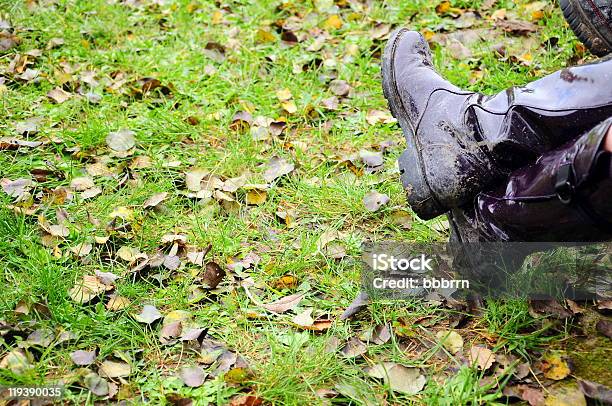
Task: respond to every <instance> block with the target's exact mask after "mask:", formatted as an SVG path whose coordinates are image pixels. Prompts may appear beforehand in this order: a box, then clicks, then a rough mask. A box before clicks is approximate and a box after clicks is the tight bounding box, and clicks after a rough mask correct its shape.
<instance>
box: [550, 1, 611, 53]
mask: <svg viewBox="0 0 612 406" xmlns="http://www.w3.org/2000/svg"><path fill="white" fill-rule="evenodd" d="M559 4H560V5H561V9H562V10H563V15H564V16H565V19H566V20H567V22H568V23H569V25H570V27H571V28H572V30H574V33H575V34H576V36H577V37H578V38H579V39H580V41H582V42H583V43H584V45H586V46H587V48H589V50H590V51H591V52H592V53H594V54H595V55H599V56H604V55H607V54H609V53H611V52H612V3H611V2H610V0H559Z"/></svg>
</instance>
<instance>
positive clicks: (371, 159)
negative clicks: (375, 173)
mask: <svg viewBox="0 0 612 406" xmlns="http://www.w3.org/2000/svg"><path fill="white" fill-rule="evenodd" d="M359 157H360V158H361V160H362V161H363V163H364V164H366V165H367V166H369V167H372V168H375V167H378V166H381V165H382V164H383V163H384V160H383V154H382V152H374V151H368V150H365V149H362V150H361V151H359Z"/></svg>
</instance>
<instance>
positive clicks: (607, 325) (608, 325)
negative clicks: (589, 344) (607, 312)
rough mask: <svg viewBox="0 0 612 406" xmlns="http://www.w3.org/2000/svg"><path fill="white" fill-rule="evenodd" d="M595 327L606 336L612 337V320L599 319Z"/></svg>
mask: <svg viewBox="0 0 612 406" xmlns="http://www.w3.org/2000/svg"><path fill="white" fill-rule="evenodd" d="M595 328H596V329H597V331H599V332H600V333H601V334H603V335H605V336H606V337H608V338H612V322H611V321H610V320H605V319H601V320H599V321H598V322H597V324H596V325H595Z"/></svg>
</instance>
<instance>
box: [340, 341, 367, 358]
mask: <svg viewBox="0 0 612 406" xmlns="http://www.w3.org/2000/svg"><path fill="white" fill-rule="evenodd" d="M367 351H368V347H366V345H365V344H364V343H363V342H362V341H361V340H360V339H359V338H357V337H351V339H350V340H349V341H348V342H347V343H346V345H345V346H344V347H343V348H342V350H341V352H342V355H344V356H345V357H347V358H355V357H358V356H360V355H363V354H365V353H366V352H367Z"/></svg>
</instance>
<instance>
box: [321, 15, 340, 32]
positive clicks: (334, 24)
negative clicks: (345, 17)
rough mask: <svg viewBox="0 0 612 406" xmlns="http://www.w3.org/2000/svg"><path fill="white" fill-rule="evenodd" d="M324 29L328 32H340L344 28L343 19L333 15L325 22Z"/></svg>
mask: <svg viewBox="0 0 612 406" xmlns="http://www.w3.org/2000/svg"><path fill="white" fill-rule="evenodd" d="M323 28H326V29H328V30H339V29H340V28H342V19H341V18H340V16H339V15H337V14H332V15H330V16H329V17H327V20H325V22H323Z"/></svg>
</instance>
